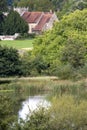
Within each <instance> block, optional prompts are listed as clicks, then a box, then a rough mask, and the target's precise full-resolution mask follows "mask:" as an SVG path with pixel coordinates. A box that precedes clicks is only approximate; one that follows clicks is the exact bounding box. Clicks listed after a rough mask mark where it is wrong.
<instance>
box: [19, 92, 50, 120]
mask: <svg viewBox="0 0 87 130" xmlns="http://www.w3.org/2000/svg"><path fill="white" fill-rule="evenodd" d="M46 97H47V95H46V94H44V95H41V94H40V95H39V94H38V95H34V96H29V97H28V98H27V100H25V101H23V102H22V108H21V109H20V110H19V113H18V114H19V118H22V119H23V120H25V119H26V117H27V115H29V114H30V113H32V112H33V111H34V110H36V109H38V108H39V107H40V106H41V107H49V106H50V102H49V101H48V100H47V99H46Z"/></svg>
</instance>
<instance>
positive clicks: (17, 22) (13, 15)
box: [4, 10, 28, 35]
mask: <svg viewBox="0 0 87 130" xmlns="http://www.w3.org/2000/svg"><path fill="white" fill-rule="evenodd" d="M9 25H10V26H9ZM27 32H28V25H27V23H26V22H25V21H24V20H23V19H22V18H21V17H20V15H19V14H18V13H17V12H16V11H12V10H11V11H10V13H9V14H8V16H7V17H6V19H5V23H4V34H8V35H13V34H15V33H27Z"/></svg>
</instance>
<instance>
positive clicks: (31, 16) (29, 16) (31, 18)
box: [22, 12, 42, 23]
mask: <svg viewBox="0 0 87 130" xmlns="http://www.w3.org/2000/svg"><path fill="white" fill-rule="evenodd" d="M41 15H42V12H25V13H24V14H23V15H22V17H23V19H24V20H25V21H26V22H28V23H36V22H37V21H38V19H39V18H40V17H41Z"/></svg>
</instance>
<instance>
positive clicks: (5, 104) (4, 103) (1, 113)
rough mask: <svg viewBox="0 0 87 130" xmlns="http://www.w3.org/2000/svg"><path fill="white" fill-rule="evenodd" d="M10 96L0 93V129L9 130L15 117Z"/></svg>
mask: <svg viewBox="0 0 87 130" xmlns="http://www.w3.org/2000/svg"><path fill="white" fill-rule="evenodd" d="M14 105H15V104H14V102H13V101H12V96H11V97H10V95H3V94H0V130H9V127H10V126H11V125H13V122H14V121H15V119H16V116H15V112H14V109H15V106H14Z"/></svg>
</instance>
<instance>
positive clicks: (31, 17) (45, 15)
mask: <svg viewBox="0 0 87 130" xmlns="http://www.w3.org/2000/svg"><path fill="white" fill-rule="evenodd" d="M22 18H23V19H24V20H25V21H26V22H27V23H28V26H29V31H28V33H36V34H41V33H42V32H44V31H46V30H49V29H51V28H52V27H53V23H54V22H55V21H58V18H57V16H56V14H55V13H52V12H28V11H27V12H24V13H23V15H22Z"/></svg>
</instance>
